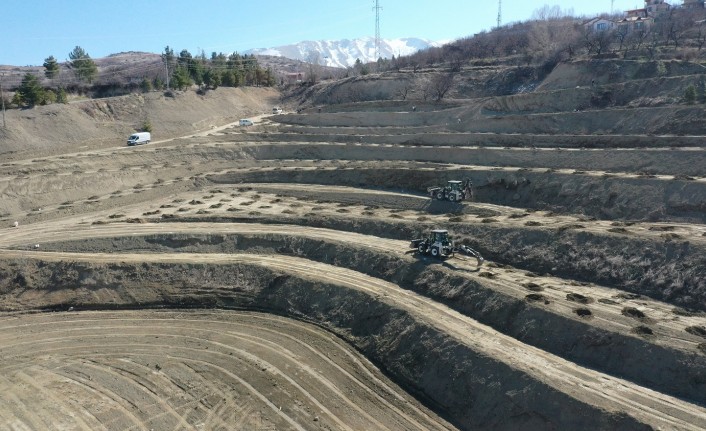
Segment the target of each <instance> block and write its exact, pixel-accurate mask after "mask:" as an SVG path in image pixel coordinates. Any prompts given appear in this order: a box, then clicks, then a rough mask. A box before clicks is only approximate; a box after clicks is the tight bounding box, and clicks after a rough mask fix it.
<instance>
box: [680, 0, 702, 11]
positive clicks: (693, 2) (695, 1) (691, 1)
mask: <svg viewBox="0 0 706 431" xmlns="http://www.w3.org/2000/svg"><path fill="white" fill-rule="evenodd" d="M682 7H683V8H685V9H696V8H702V9H703V7H704V0H684V3H683V4H682Z"/></svg>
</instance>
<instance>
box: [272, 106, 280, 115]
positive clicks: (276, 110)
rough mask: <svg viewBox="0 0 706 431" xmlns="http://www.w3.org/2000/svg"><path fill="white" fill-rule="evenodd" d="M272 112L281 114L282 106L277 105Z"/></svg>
mask: <svg viewBox="0 0 706 431" xmlns="http://www.w3.org/2000/svg"><path fill="white" fill-rule="evenodd" d="M272 113H273V114H274V115H279V114H281V113H282V108H280V107H278V106H275V107H274V108H272Z"/></svg>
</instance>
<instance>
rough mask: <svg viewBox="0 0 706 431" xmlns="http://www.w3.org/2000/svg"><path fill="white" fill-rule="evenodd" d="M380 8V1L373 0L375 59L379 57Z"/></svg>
mask: <svg viewBox="0 0 706 431" xmlns="http://www.w3.org/2000/svg"><path fill="white" fill-rule="evenodd" d="M380 9H382V6H380V1H379V0H375V7H373V10H374V11H375V61H378V59H379V58H380Z"/></svg>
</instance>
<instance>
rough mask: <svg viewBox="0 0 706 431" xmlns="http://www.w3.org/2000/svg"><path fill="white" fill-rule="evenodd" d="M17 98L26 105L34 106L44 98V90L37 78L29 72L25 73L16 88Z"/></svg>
mask: <svg viewBox="0 0 706 431" xmlns="http://www.w3.org/2000/svg"><path fill="white" fill-rule="evenodd" d="M17 94H19V100H20V102H21V103H24V104H26V105H28V106H34V105H36V104H38V103H40V102H41V101H42V100H43V99H44V90H43V89H42V87H41V86H40V85H39V79H38V78H37V77H36V76H34V75H32V74H31V73H26V74H25V76H24V78H22V83H21V84H20V87H19V88H18V89H17Z"/></svg>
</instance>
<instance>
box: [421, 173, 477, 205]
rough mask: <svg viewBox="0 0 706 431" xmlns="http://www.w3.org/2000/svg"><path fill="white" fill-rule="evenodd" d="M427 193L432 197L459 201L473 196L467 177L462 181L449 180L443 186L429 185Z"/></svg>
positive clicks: (471, 186)
mask: <svg viewBox="0 0 706 431" xmlns="http://www.w3.org/2000/svg"><path fill="white" fill-rule="evenodd" d="M427 193H429V196H430V197H431V198H432V199H437V200H440V201H450V202H460V201H463V200H466V199H471V198H472V197H473V183H472V182H471V180H470V179H468V178H467V179H465V180H463V181H456V180H450V181H447V183H446V185H445V186H442V187H439V186H437V187H429V188H428V189H427Z"/></svg>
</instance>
